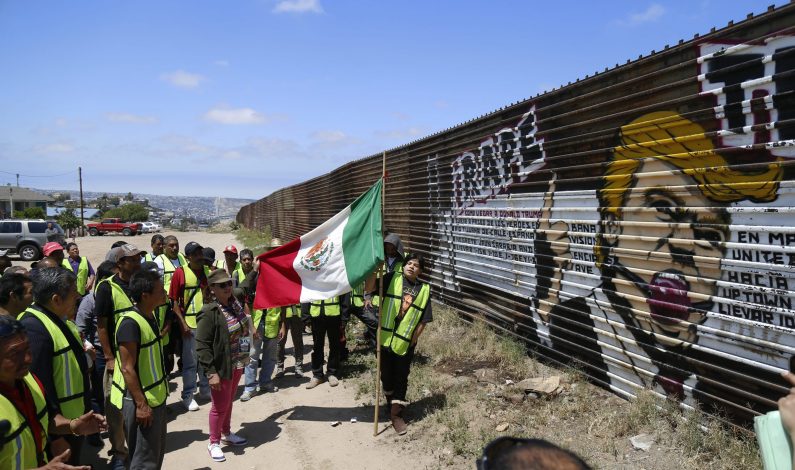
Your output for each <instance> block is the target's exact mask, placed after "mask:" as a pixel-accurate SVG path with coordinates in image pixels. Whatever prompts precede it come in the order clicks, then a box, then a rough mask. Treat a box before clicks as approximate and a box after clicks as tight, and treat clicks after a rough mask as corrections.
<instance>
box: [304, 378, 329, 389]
mask: <svg viewBox="0 0 795 470" xmlns="http://www.w3.org/2000/svg"><path fill="white" fill-rule="evenodd" d="M325 381H326V379H324V378H323V377H312V380H310V381H309V383H308V384H306V388H307V390H311V389H313V388H315V387H317V386H318V385H320V384H322V383H323V382H325Z"/></svg>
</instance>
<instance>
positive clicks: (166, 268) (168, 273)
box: [157, 253, 188, 292]
mask: <svg viewBox="0 0 795 470" xmlns="http://www.w3.org/2000/svg"><path fill="white" fill-rule="evenodd" d="M177 258H179V265H180V266H187V265H188V261H187V260H186V259H185V256H184V255H183V254H182V253H177ZM157 259H159V260H161V261H162V262H163V287H164V288H165V289H166V292H168V291H169V290H170V289H171V278H172V277H174V271H176V270H177V267H178V266H174V263H172V262H171V260H170V259H169V258H168V256H166V254H165V253H163V254H162V255H160V256H158V257H157Z"/></svg>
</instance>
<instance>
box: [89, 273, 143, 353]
mask: <svg viewBox="0 0 795 470" xmlns="http://www.w3.org/2000/svg"><path fill="white" fill-rule="evenodd" d="M103 282H107V283H108V284H110V295H111V299H112V300H113V325H116V324H117V323H118V321H119V318H120V317H121V315H122V314H123V313H125V312H129V311H131V310H133V309H134V307H133V301H132V299H130V298H129V297H128V296H127V293H126V292H124V289H122V287H121V286H120V285H118V284H116V283H115V282H113V276H111V277H106V278H105V279H103V280H101V281H100V282H99V283H100V284H102V283H103ZM97 287H99V284H97ZM114 331H115V330H114ZM114 336H115V334H114ZM113 342H114V343H115V341H113Z"/></svg>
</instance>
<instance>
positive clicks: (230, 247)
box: [224, 245, 237, 254]
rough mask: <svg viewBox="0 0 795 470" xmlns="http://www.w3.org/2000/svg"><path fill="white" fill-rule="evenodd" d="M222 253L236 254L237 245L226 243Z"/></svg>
mask: <svg viewBox="0 0 795 470" xmlns="http://www.w3.org/2000/svg"><path fill="white" fill-rule="evenodd" d="M224 253H234V254H237V247H236V246H235V245H226V246H225V247H224Z"/></svg>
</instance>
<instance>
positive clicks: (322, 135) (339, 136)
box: [312, 131, 348, 143]
mask: <svg viewBox="0 0 795 470" xmlns="http://www.w3.org/2000/svg"><path fill="white" fill-rule="evenodd" d="M312 138H313V139H314V140H316V141H317V142H321V143H337V142H344V141H345V140H348V136H347V135H345V133H344V132H342V131H316V132H313V133H312Z"/></svg>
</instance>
